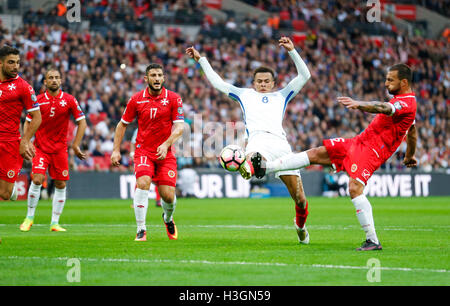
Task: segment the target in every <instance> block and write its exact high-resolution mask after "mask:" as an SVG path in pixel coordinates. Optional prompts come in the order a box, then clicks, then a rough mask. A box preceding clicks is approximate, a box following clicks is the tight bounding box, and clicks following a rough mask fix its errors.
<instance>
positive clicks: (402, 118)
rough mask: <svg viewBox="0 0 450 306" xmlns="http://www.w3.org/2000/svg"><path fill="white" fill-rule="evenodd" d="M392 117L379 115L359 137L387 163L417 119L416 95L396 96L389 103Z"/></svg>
mask: <svg viewBox="0 0 450 306" xmlns="http://www.w3.org/2000/svg"><path fill="white" fill-rule="evenodd" d="M389 105H390V106H391V108H392V114H391V115H385V114H378V115H376V116H375V118H374V119H373V121H372V122H371V123H370V124H369V126H368V127H367V128H366V129H365V130H364V131H363V132H362V133H361V134H360V135H358V136H356V137H357V138H359V140H360V141H362V142H363V143H365V144H367V145H368V146H370V147H371V148H372V149H373V150H374V151H375V152H376V153H377V154H378V155H379V156H380V157H381V158H382V159H384V160H385V161H386V160H387V159H389V157H391V156H392V154H394V152H395V150H397V148H398V146H399V145H400V144H401V142H402V141H403V138H404V137H405V135H406V133H407V132H408V130H409V128H410V127H411V125H412V124H413V123H414V120H415V118H416V108H417V105H416V97H415V95H414V93H407V94H403V95H398V96H394V98H392V99H391V100H390V101H389Z"/></svg>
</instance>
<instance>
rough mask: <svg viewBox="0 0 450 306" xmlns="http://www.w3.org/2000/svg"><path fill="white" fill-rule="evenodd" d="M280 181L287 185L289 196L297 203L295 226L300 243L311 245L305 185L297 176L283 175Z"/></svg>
mask: <svg viewBox="0 0 450 306" xmlns="http://www.w3.org/2000/svg"><path fill="white" fill-rule="evenodd" d="M280 179H281V180H282V181H283V183H284V184H285V185H286V187H287V189H288V191H289V194H290V195H291V197H292V199H293V200H294V202H295V218H294V226H295V229H296V231H297V235H298V241H299V243H301V244H309V233H308V230H307V228H306V225H305V224H306V219H307V217H308V214H309V212H308V200H307V199H306V195H305V191H304V190H303V183H302V180H301V178H300V177H299V176H297V175H281V176H280Z"/></svg>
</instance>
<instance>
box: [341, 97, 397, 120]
mask: <svg viewBox="0 0 450 306" xmlns="http://www.w3.org/2000/svg"><path fill="white" fill-rule="evenodd" d="M337 99H338V102H339V103H341V104H342V105H344V106H345V107H347V108H349V109H359V110H362V111H364V112H368V113H376V114H378V113H381V114H385V115H389V116H390V115H392V114H393V113H394V112H395V109H394V107H393V106H392V104H390V103H386V102H363V101H355V100H353V99H352V98H349V97H338V98H337Z"/></svg>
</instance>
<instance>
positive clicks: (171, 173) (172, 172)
mask: <svg viewBox="0 0 450 306" xmlns="http://www.w3.org/2000/svg"><path fill="white" fill-rule="evenodd" d="M167 175H168V176H169V177H170V178H174V177H175V171H173V170H169V172H167Z"/></svg>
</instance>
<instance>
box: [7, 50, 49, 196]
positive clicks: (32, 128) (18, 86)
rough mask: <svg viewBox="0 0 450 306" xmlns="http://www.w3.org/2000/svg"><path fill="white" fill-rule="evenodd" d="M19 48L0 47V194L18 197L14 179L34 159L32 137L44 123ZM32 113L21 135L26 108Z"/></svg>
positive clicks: (29, 113)
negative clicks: (22, 71) (22, 67)
mask: <svg viewBox="0 0 450 306" xmlns="http://www.w3.org/2000/svg"><path fill="white" fill-rule="evenodd" d="M19 67H20V51H19V50H18V49H16V48H13V47H10V46H3V47H1V48H0V197H1V198H2V199H3V200H8V199H10V200H16V199H17V189H16V186H15V181H16V180H17V176H18V175H19V172H20V170H21V169H22V163H23V159H24V158H25V159H27V160H31V159H32V158H33V157H34V154H35V149H34V146H33V144H32V143H31V142H30V140H31V137H33V135H34V133H35V132H36V130H37V129H38V127H39V125H40V124H41V113H40V111H39V104H38V103H37V98H36V95H35V94H34V89H33V87H31V86H30V85H29V84H28V83H27V82H26V81H25V80H23V79H22V78H21V77H20V76H19V75H18V72H19ZM24 108H25V109H26V110H27V112H28V115H29V116H30V119H31V121H30V125H29V128H28V129H26V130H24V133H23V135H22V137H21V136H20V132H19V128H20V117H21V115H22V111H23V109H24Z"/></svg>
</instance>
